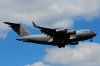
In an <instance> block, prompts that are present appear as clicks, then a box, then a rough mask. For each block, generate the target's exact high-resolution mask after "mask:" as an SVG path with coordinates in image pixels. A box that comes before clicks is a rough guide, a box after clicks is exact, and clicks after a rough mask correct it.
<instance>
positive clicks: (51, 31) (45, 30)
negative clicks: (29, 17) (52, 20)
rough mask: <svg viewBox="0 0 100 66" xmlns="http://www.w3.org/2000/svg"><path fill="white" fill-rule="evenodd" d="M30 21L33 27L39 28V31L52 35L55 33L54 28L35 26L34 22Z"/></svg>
mask: <svg viewBox="0 0 100 66" xmlns="http://www.w3.org/2000/svg"><path fill="white" fill-rule="evenodd" d="M32 23H33V26H34V27H36V28H39V29H40V31H41V32H43V33H45V34H47V35H50V36H53V35H54V34H55V33H56V29H51V28H44V27H40V26H37V25H36V24H35V23H34V22H32Z"/></svg>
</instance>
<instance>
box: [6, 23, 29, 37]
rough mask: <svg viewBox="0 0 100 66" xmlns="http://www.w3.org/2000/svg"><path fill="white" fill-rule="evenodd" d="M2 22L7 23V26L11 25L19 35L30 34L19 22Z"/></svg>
mask: <svg viewBox="0 0 100 66" xmlns="http://www.w3.org/2000/svg"><path fill="white" fill-rule="evenodd" d="M4 23H5V24H8V25H9V27H11V28H12V29H13V30H14V31H15V32H16V33H17V34H18V35H19V36H21V37H23V36H28V35H31V33H30V32H29V31H28V30H26V29H25V28H24V27H23V26H22V25H21V24H18V23H10V22H4Z"/></svg>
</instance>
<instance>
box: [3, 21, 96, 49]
mask: <svg viewBox="0 0 100 66" xmlns="http://www.w3.org/2000/svg"><path fill="white" fill-rule="evenodd" d="M4 23H5V24H8V25H9V27H11V28H12V29H13V30H14V31H15V32H16V33H17V34H18V35H19V36H20V38H17V39H16V40H19V41H23V42H30V43H37V44H42V45H52V46H58V48H64V47H65V45H78V43H79V41H84V40H88V39H91V41H92V38H93V37H95V36H96V33H95V32H94V31H91V30H72V29H62V28H54V29H52V28H45V27H41V26H37V25H36V24H35V22H32V23H33V26H34V27H35V28H38V29H40V31H41V32H42V33H43V34H36V35H35V34H32V33H31V32H29V31H28V30H27V29H25V28H24V27H23V26H22V24H20V23H11V22H4Z"/></svg>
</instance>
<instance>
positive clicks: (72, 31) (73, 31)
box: [67, 30, 76, 35]
mask: <svg viewBox="0 0 100 66" xmlns="http://www.w3.org/2000/svg"><path fill="white" fill-rule="evenodd" d="M67 34H71V35H72V34H76V31H75V30H68V31H67Z"/></svg>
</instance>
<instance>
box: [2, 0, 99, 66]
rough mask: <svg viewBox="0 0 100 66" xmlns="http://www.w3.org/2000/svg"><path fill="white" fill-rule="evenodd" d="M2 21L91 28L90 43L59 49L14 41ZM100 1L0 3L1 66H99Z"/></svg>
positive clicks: (13, 0)
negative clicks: (94, 35) (94, 33)
mask: <svg viewBox="0 0 100 66" xmlns="http://www.w3.org/2000/svg"><path fill="white" fill-rule="evenodd" d="M4 21H9V22H15V23H22V24H23V25H24V26H26V27H27V28H28V29H29V30H30V31H31V32H32V33H35V34H36V33H40V32H39V31H38V30H37V29H35V28H33V27H32V23H31V22H32V21H35V22H36V24H38V25H40V26H45V27H51V28H58V27H61V28H70V29H91V30H93V31H95V32H96V33H97V36H96V37H95V38H94V39H93V43H90V42H89V41H85V42H80V43H79V45H78V46H75V48H72V46H66V48H63V49H59V48H57V47H53V46H44V45H37V44H31V43H23V42H20V41H16V40H15V39H16V38H18V37H19V36H18V35H17V34H16V33H15V32H13V31H12V30H11V29H10V28H8V26H7V25H5V24H3V22H4ZM99 28H100V0H0V66H73V65H74V66H100V45H99V44H100V37H99V36H100V29H99Z"/></svg>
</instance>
